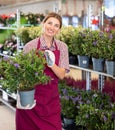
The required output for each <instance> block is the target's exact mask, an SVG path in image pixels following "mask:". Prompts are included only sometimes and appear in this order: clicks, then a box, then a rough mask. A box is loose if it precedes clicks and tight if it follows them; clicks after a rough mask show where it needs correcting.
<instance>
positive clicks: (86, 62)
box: [77, 55, 89, 68]
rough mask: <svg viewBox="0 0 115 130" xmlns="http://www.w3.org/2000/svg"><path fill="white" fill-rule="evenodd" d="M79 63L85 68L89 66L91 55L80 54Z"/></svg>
mask: <svg viewBox="0 0 115 130" xmlns="http://www.w3.org/2000/svg"><path fill="white" fill-rule="evenodd" d="M77 57H78V65H79V66H80V67H83V68H88V67H89V57H88V56H80V55H78V56H77Z"/></svg>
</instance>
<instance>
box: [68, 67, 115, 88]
mask: <svg viewBox="0 0 115 130" xmlns="http://www.w3.org/2000/svg"><path fill="white" fill-rule="evenodd" d="M70 68H74V69H79V70H81V71H85V73H86V90H90V89H91V73H96V74H98V89H100V90H102V89H103V85H104V81H105V77H110V78H113V79H115V77H114V76H112V75H110V74H107V73H106V72H99V71H95V70H92V69H89V68H82V67H79V66H77V65H70Z"/></svg>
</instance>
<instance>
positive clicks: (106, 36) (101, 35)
mask: <svg viewBox="0 0 115 130" xmlns="http://www.w3.org/2000/svg"><path fill="white" fill-rule="evenodd" d="M16 33H17V35H18V36H19V37H20V39H22V41H23V42H24V43H27V42H28V40H31V39H34V38H36V37H38V36H40V34H41V26H39V27H30V28H28V27H26V28H19V30H17V32H16ZM56 38H57V39H59V40H62V41H63V42H65V43H66V44H67V45H68V48H69V56H70V57H71V55H73V56H74V59H75V60H76V61H77V60H78V61H79V59H80V60H81V58H82V57H83V56H85V58H87V59H88V61H86V59H85V60H84V57H83V61H81V64H82V65H83V67H85V68H88V67H89V59H92V62H93V61H95V60H97V59H101V64H102V65H103V66H102V68H101V69H100V68H96V67H98V66H99V65H97V64H98V63H100V61H97V63H96V65H94V70H96V71H106V72H107V73H108V74H111V75H112V76H114V75H115V72H113V71H112V72H111V71H110V72H108V70H104V68H105V66H104V65H106V64H107V63H108V61H111V62H112V67H110V64H109V68H113V70H114V66H115V53H114V52H115V31H111V32H109V33H107V32H102V31H100V30H90V29H84V28H82V27H73V26H68V27H64V26H63V27H62V29H61V31H60V33H58V35H57V36H56ZM77 56H78V57H77ZM81 56H82V57H81ZM79 57H80V58H79ZM76 61H75V63H76ZM106 62H107V63H106ZM81 64H80V65H81ZM85 64H87V66H85ZM106 69H108V67H106Z"/></svg>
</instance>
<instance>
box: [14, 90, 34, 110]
mask: <svg viewBox="0 0 115 130" xmlns="http://www.w3.org/2000/svg"><path fill="white" fill-rule="evenodd" d="M35 105H36V100H34V103H33V105H32V106H30V104H28V105H27V106H22V105H21V103H20V95H19V94H18V92H17V105H16V106H17V108H18V109H25V110H29V109H32V108H34V107H35Z"/></svg>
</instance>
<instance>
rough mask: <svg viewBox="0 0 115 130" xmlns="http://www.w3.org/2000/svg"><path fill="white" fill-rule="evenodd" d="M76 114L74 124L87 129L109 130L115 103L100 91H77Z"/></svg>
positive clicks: (114, 111) (111, 127) (112, 123)
mask: <svg viewBox="0 0 115 130" xmlns="http://www.w3.org/2000/svg"><path fill="white" fill-rule="evenodd" d="M78 96H79V99H78V101H77V108H78V114H77V115H76V125H82V126H85V127H86V128H87V129H88V130H110V129H113V128H114V120H115V117H114V115H115V103H112V102H111V100H110V97H109V96H108V95H107V94H105V93H102V92H100V91H94V90H93V91H81V92H79V93H78Z"/></svg>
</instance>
